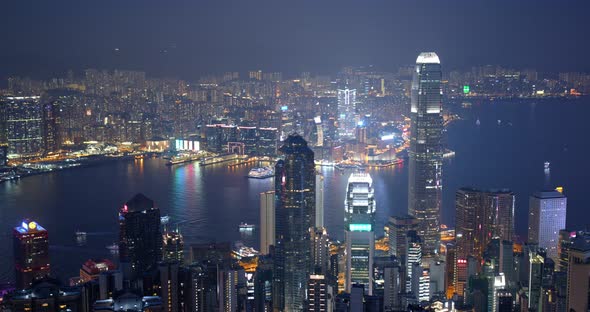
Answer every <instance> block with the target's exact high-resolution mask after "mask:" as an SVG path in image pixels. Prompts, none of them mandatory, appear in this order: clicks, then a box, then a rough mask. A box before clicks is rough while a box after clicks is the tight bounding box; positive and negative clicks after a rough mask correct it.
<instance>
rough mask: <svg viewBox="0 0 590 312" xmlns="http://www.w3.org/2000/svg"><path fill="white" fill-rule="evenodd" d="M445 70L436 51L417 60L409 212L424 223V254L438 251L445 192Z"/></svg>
mask: <svg viewBox="0 0 590 312" xmlns="http://www.w3.org/2000/svg"><path fill="white" fill-rule="evenodd" d="M441 79H442V71H441V66H440V60H439V58H438V56H437V55H436V54H435V53H434V52H425V53H422V54H420V55H419V56H418V59H417V60H416V70H415V72H414V77H413V81H412V96H411V114H410V115H411V136H410V149H409V187H408V189H409V190H408V212H409V213H410V214H411V215H413V216H415V217H416V218H417V219H418V220H419V221H420V224H419V226H418V234H419V235H420V237H422V240H423V244H424V245H423V252H424V254H425V255H432V254H435V253H437V252H438V246H439V240H440V239H439V234H440V206H441V193H442V159H443V149H442V144H441V143H442V142H441V139H442V130H443V118H442V88H441Z"/></svg>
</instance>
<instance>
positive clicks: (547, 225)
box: [528, 191, 567, 263]
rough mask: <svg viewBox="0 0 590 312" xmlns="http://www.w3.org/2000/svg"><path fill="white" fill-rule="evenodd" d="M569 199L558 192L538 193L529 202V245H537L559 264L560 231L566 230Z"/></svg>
mask: <svg viewBox="0 0 590 312" xmlns="http://www.w3.org/2000/svg"><path fill="white" fill-rule="evenodd" d="M566 211H567V198H566V197H565V196H564V195H563V194H562V193H560V192H557V191H544V192H537V193H535V194H533V196H531V197H530V200H529V231H528V241H529V243H537V244H539V247H541V248H544V249H545V250H546V251H547V257H549V258H551V259H553V262H555V263H558V262H559V259H558V258H557V246H558V245H559V231H560V230H562V229H565V215H566Z"/></svg>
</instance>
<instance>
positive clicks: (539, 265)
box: [528, 250, 545, 311]
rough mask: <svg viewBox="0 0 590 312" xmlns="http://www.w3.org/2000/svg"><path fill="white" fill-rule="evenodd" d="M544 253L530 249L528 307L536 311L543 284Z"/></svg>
mask: <svg viewBox="0 0 590 312" xmlns="http://www.w3.org/2000/svg"><path fill="white" fill-rule="evenodd" d="M544 262H545V256H544V253H543V252H541V251H532V250H531V251H529V279H528V281H529V285H528V286H529V287H528V308H529V309H532V310H533V311H536V310H537V309H538V308H539V299H540V298H541V290H542V285H543V265H544Z"/></svg>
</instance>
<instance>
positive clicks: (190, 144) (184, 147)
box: [174, 140, 201, 152]
mask: <svg viewBox="0 0 590 312" xmlns="http://www.w3.org/2000/svg"><path fill="white" fill-rule="evenodd" d="M174 147H175V148H176V150H177V151H192V152H198V151H200V150H201V148H200V142H199V141H193V140H176V141H175V142H174Z"/></svg>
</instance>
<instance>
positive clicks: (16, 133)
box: [0, 96, 43, 156]
mask: <svg viewBox="0 0 590 312" xmlns="http://www.w3.org/2000/svg"><path fill="white" fill-rule="evenodd" d="M0 119H1V120H0V126H2V127H4V129H0V131H1V132H4V133H5V136H6V143H8V154H18V155H21V156H35V155H40V154H41V152H42V151H43V109H42V107H41V103H40V102H39V97H38V96H24V97H3V98H0Z"/></svg>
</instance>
